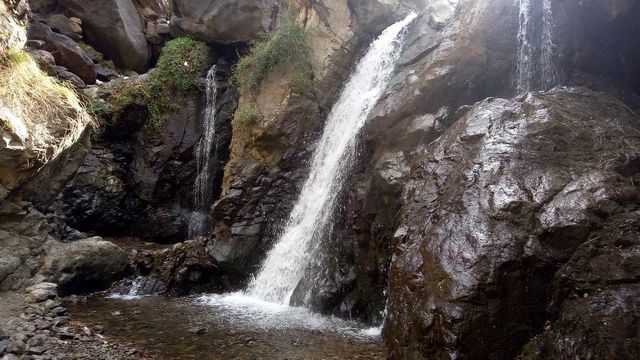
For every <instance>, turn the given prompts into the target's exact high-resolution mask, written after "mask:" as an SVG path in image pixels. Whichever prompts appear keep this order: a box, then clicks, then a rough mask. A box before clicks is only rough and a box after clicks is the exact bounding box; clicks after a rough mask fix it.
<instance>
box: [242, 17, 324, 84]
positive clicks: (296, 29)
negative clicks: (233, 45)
mask: <svg viewBox="0 0 640 360" xmlns="http://www.w3.org/2000/svg"><path fill="white" fill-rule="evenodd" d="M305 37H306V34H305V30H304V28H303V27H302V26H300V25H299V24H298V23H296V22H295V21H294V20H292V19H287V20H285V21H283V22H282V23H280V24H279V25H278V27H277V28H276V29H275V30H274V31H273V32H271V33H270V34H268V35H267V36H266V37H265V38H264V39H263V40H262V41H259V42H257V43H254V44H253V47H252V49H251V51H250V53H249V54H248V55H246V56H244V57H242V58H241V59H240V61H239V62H238V64H237V65H236V66H235V68H234V74H233V77H232V79H231V80H232V82H233V83H235V84H237V85H238V86H239V87H240V89H241V90H243V91H255V90H256V89H257V88H258V87H259V86H260V85H261V84H262V82H263V81H264V79H265V78H266V77H267V75H269V73H271V72H272V71H277V70H289V69H291V70H292V71H293V73H292V79H291V80H292V85H293V87H294V89H295V90H297V91H299V92H305V91H309V90H310V89H311V85H312V83H311V78H312V71H311V58H310V49H309V46H308V45H307V43H306V39H305Z"/></svg>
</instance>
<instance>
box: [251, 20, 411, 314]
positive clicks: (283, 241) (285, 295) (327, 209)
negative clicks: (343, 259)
mask: <svg viewBox="0 0 640 360" xmlns="http://www.w3.org/2000/svg"><path fill="white" fill-rule="evenodd" d="M416 16H417V15H416V14H411V15H409V16H407V17H406V18H405V19H404V20H402V21H400V22H397V23H395V24H393V25H391V26H390V27H389V28H387V29H386V30H385V31H384V32H383V33H382V34H381V35H380V37H378V39H376V40H375V41H374V42H373V43H372V44H371V46H370V48H369V50H368V52H367V53H366V55H365V56H364V57H363V58H362V60H360V62H359V63H358V65H357V67H356V70H355V72H354V73H353V74H352V75H351V77H350V79H349V81H348V82H347V84H346V85H345V87H344V88H343V89H342V92H341V93H340V97H339V98H338V101H337V102H336V103H335V104H334V106H333V109H332V110H331V112H330V114H329V117H328V118H327V122H326V125H325V129H324V133H323V134H322V137H321V139H320V141H319V143H318V147H317V149H316V151H315V154H314V156H313V159H312V163H311V170H310V173H309V177H308V178H307V180H306V182H305V184H304V186H303V187H302V191H301V193H300V196H299V198H298V201H297V203H296V204H295V206H294V208H293V211H292V213H291V215H290V217H289V220H288V222H287V225H286V227H285V230H284V232H283V233H282V235H281V236H280V238H279V239H278V241H277V242H276V245H275V246H274V248H273V249H272V250H271V251H270V252H269V253H268V255H267V258H266V260H265V262H264V264H263V265H262V269H261V271H260V272H259V273H258V275H257V277H256V278H255V279H254V280H253V281H252V282H251V284H249V287H248V288H247V290H246V294H247V295H249V296H252V297H255V298H258V299H262V300H265V301H270V302H274V303H279V304H285V305H287V304H288V303H289V300H290V297H291V294H292V293H293V290H294V289H295V287H296V285H297V284H298V282H299V281H300V279H301V278H302V276H303V275H304V273H305V270H306V269H307V267H308V265H309V263H310V261H311V259H312V257H313V256H314V253H315V252H316V250H317V249H318V247H319V243H320V240H321V238H322V233H323V231H324V229H325V228H326V225H327V223H328V222H329V221H330V219H331V214H332V213H333V210H334V207H335V200H336V197H337V195H338V192H339V191H340V189H341V187H342V186H341V185H342V182H343V180H344V177H345V175H346V174H345V173H346V169H348V168H349V166H348V165H349V164H350V163H351V162H352V160H353V157H354V153H355V145H356V141H355V140H356V135H357V134H358V132H359V130H360V129H361V128H362V126H363V125H364V123H365V121H366V119H367V117H368V115H369V113H370V111H371V109H372V108H373V107H374V106H375V104H376V103H377V102H378V100H379V99H380V97H381V96H382V92H383V91H384V89H385V88H386V86H387V84H388V82H389V80H390V77H391V74H392V73H393V70H394V69H395V65H396V62H397V61H398V59H399V57H400V52H401V50H402V43H403V40H404V34H405V29H406V27H407V25H408V24H409V23H411V21H413V19H414V18H415V17H416Z"/></svg>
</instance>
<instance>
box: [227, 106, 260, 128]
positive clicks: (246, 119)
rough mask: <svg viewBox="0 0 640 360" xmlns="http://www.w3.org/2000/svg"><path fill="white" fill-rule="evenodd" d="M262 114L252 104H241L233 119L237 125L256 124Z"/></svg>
mask: <svg viewBox="0 0 640 360" xmlns="http://www.w3.org/2000/svg"><path fill="white" fill-rule="evenodd" d="M259 117H260V114H259V113H258V110H256V109H255V108H254V107H251V106H241V107H239V108H238V109H237V110H236V113H235V114H234V115H233V121H234V122H235V123H236V124H237V125H241V126H246V125H251V124H254V123H255V122H256V121H258V118H259Z"/></svg>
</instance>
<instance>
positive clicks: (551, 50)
mask: <svg viewBox="0 0 640 360" xmlns="http://www.w3.org/2000/svg"><path fill="white" fill-rule="evenodd" d="M519 1H520V12H519V26H518V53H517V70H516V71H517V76H516V89H517V91H518V93H519V94H523V93H527V92H529V91H532V90H548V89H550V88H552V87H553V86H555V85H556V83H557V80H558V69H557V66H556V63H555V59H554V57H555V55H556V45H555V43H554V38H553V32H554V16H553V8H552V0H542V1H541V2H540V1H537V2H535V1H534V2H533V3H532V1H531V0H519Z"/></svg>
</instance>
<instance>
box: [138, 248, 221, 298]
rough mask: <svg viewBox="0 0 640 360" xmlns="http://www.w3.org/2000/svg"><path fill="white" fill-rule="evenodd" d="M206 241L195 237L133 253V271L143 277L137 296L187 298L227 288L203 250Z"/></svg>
mask: <svg viewBox="0 0 640 360" xmlns="http://www.w3.org/2000/svg"><path fill="white" fill-rule="evenodd" d="M209 241H210V240H208V239H205V238H202V237H200V238H197V239H194V240H188V241H185V242H183V243H180V244H176V245H174V246H173V247H171V248H170V249H165V250H161V251H155V252H154V251H149V250H141V251H135V254H133V257H132V262H133V266H134V267H135V270H136V272H137V273H138V274H139V275H141V276H144V279H143V280H140V281H141V285H140V289H139V295H146V294H159V293H162V294H171V295H188V294H193V293H202V292H213V291H220V290H222V289H228V288H229V284H228V281H227V280H226V278H227V277H229V276H230V275H231V273H224V272H223V271H222V269H221V268H220V266H219V264H218V262H217V260H216V259H215V258H214V257H213V256H212V255H211V254H210V253H209V252H208V251H207V244H208V242H209Z"/></svg>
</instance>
